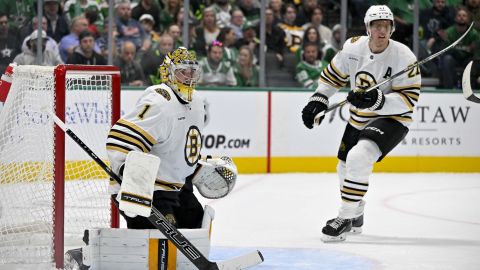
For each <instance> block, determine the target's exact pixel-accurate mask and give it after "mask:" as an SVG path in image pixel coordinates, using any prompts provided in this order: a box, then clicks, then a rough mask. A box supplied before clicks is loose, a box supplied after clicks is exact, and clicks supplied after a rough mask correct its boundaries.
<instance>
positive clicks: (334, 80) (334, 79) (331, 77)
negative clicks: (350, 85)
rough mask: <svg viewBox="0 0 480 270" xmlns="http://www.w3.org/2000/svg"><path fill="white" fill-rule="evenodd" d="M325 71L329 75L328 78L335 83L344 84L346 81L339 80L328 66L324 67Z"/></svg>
mask: <svg viewBox="0 0 480 270" xmlns="http://www.w3.org/2000/svg"><path fill="white" fill-rule="evenodd" d="M323 73H324V74H325V75H326V76H327V77H328V79H330V81H332V82H333V83H335V84H336V85H338V86H340V87H341V86H344V85H345V84H346V83H344V82H342V81H340V80H338V78H337V77H335V76H334V75H333V74H331V73H330V71H329V70H328V68H325V69H323Z"/></svg>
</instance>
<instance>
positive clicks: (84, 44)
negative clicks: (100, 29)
mask: <svg viewBox="0 0 480 270" xmlns="http://www.w3.org/2000/svg"><path fill="white" fill-rule="evenodd" d="M78 39H79V41H80V45H79V46H78V47H76V48H75V50H74V51H73V53H72V54H71V55H70V56H69V57H68V60H67V64H76V65H106V64H107V60H105V58H104V57H103V56H102V55H100V54H98V53H97V52H95V50H94V49H93V48H94V47H95V37H94V36H93V34H92V33H91V32H90V31H88V30H85V31H83V32H82V33H80V35H79V37H78Z"/></svg>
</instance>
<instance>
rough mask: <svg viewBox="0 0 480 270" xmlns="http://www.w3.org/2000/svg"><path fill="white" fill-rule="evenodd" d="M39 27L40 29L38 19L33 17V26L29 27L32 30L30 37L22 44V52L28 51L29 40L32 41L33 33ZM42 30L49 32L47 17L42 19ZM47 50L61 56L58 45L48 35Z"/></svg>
mask: <svg viewBox="0 0 480 270" xmlns="http://www.w3.org/2000/svg"><path fill="white" fill-rule="evenodd" d="M37 27H38V17H33V19H32V24H31V25H30V27H29V28H31V30H30V32H29V34H28V36H27V37H25V38H24V39H23V43H22V51H23V52H24V51H26V50H28V46H27V43H28V40H30V34H31V33H32V32H33V31H38V30H37V29H38V28H37ZM42 29H43V31H47V19H46V18H45V17H43V19H42ZM45 49H46V50H50V51H52V52H54V53H55V54H58V55H59V54H60V51H59V49H58V43H57V42H56V41H55V40H54V39H53V38H52V37H49V36H48V33H47V44H46V47H45Z"/></svg>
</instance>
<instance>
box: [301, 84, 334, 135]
mask: <svg viewBox="0 0 480 270" xmlns="http://www.w3.org/2000/svg"><path fill="white" fill-rule="evenodd" d="M327 108H328V98H327V97H326V96H324V95H322V94H319V93H315V94H313V96H312V97H310V99H309V100H308V104H307V106H305V108H303V110H302V119H303V124H304V125H305V126H306V127H307V128H309V129H312V128H313V121H314V119H315V116H316V115H317V114H318V113H320V112H323V111H325V110H326V109H327ZM323 118H325V115H324V116H322V117H321V118H320V122H319V123H318V124H320V123H322V120H323Z"/></svg>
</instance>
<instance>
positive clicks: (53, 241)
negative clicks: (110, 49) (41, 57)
mask: <svg viewBox="0 0 480 270" xmlns="http://www.w3.org/2000/svg"><path fill="white" fill-rule="evenodd" d="M52 113H55V114H56V115H57V116H58V117H59V118H60V119H61V120H62V121H64V122H66V124H67V125H68V126H69V128H71V129H72V130H75V132H77V133H78V134H79V135H80V136H81V137H82V138H83V139H84V141H85V143H86V144H87V145H89V147H91V148H92V149H94V150H95V153H96V154H97V155H98V156H99V157H100V158H101V159H103V160H106V159H107V155H106V149H105V140H106V137H107V134H108V130H109V129H110V127H111V125H112V123H114V122H115V121H116V120H118V119H119V117H120V72H119V70H118V68H116V67H114V66H83V65H59V66H56V67H44V66H18V67H16V68H15V70H14V77H13V82H12V86H11V89H10V94H9V96H8V98H7V101H6V102H5V106H4V108H3V110H2V111H1V112H0V268H2V264H3V265H4V266H5V267H6V268H7V269H8V265H18V264H23V265H36V266H37V267H38V266H39V265H46V266H54V267H56V268H63V267H64V262H63V260H64V252H65V251H66V249H70V248H75V247H78V246H80V245H82V236H83V231H84V230H85V229H91V228H102V227H118V225H119V216H118V211H117V209H116V207H115V206H114V205H113V204H112V203H111V201H110V196H109V194H108V186H109V178H108V176H107V174H106V173H105V172H104V171H103V170H102V168H100V167H99V166H98V165H97V164H96V163H95V162H93V161H91V158H90V157H88V156H87V155H86V154H85V153H84V152H83V151H82V150H81V149H80V148H78V146H77V145H75V143H74V142H72V141H70V140H65V134H64V132H63V131H62V130H61V129H60V128H59V127H57V126H56V125H55V123H54V121H53V119H52V117H51V114H52ZM2 269H4V268H2ZM22 269H23V268H22ZM37 269H39V268H37Z"/></svg>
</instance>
